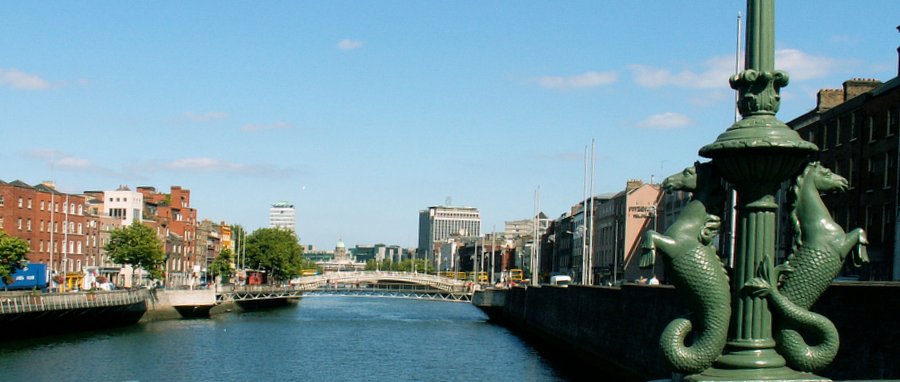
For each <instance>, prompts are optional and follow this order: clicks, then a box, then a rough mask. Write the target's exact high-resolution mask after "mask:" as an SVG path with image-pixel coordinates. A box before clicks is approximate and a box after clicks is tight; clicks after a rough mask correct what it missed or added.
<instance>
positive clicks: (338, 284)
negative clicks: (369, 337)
mask: <svg viewBox="0 0 900 382" xmlns="http://www.w3.org/2000/svg"><path fill="white" fill-rule="evenodd" d="M301 296H303V297H317V296H352V297H380V298H406V299H419V300H438V301H454V302H470V301H471V300H472V290H471V288H469V287H467V286H466V283H464V282H462V281H460V280H454V279H451V278H447V277H441V276H435V275H428V274H424V273H415V272H383V271H361V272H335V273H329V274H326V275H318V276H306V277H300V278H296V279H293V280H291V282H290V284H288V285H282V286H274V285H239V286H234V287H231V288H223V289H221V290H220V291H219V293H217V300H218V301H220V302H224V301H234V302H241V301H250V300H265V299H286V298H299V297H301Z"/></svg>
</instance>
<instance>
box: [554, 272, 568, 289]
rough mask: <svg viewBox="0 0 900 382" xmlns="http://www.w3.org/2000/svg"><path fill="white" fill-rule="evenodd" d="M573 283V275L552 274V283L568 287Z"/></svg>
mask: <svg viewBox="0 0 900 382" xmlns="http://www.w3.org/2000/svg"><path fill="white" fill-rule="evenodd" d="M571 283H572V277H570V276H567V275H556V276H550V285H555V286H560V287H567V286H569V284H571Z"/></svg>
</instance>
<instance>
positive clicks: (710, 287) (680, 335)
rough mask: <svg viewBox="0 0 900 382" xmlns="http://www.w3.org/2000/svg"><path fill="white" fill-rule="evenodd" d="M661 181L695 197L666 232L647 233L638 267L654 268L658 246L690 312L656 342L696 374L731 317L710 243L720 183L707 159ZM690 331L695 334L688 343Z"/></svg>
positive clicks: (710, 358) (717, 347) (676, 364)
mask: <svg viewBox="0 0 900 382" xmlns="http://www.w3.org/2000/svg"><path fill="white" fill-rule="evenodd" d="M663 186H664V187H665V188H666V190H686V191H692V192H693V196H692V198H691V201H690V202H689V203H688V204H687V205H686V206H685V207H684V209H683V210H682V212H681V215H679V216H678V220H676V221H675V223H673V224H672V226H671V227H669V229H667V230H666V232H665V234H660V233H658V232H655V231H652V230H650V231H647V232H646V234H645V236H644V240H643V243H642V248H643V249H644V250H645V252H644V253H643V254H642V255H641V262H640V267H641V268H649V267H652V266H653V265H654V264H655V259H656V251H657V249H659V250H661V252H662V254H663V255H664V257H665V259H666V261H667V263H666V265H667V270H668V271H669V272H668V274H669V275H670V280H671V281H672V284H673V285H675V288H676V290H677V291H678V293H679V295H680V296H682V298H684V299H685V300H687V305H688V307H689V308H690V310H691V312H692V317H691V318H690V319H686V318H678V319H675V320H673V321H672V322H670V323H669V324H668V325H667V326H666V328H665V330H663V333H662V335H661V336H660V347H661V348H662V351H663V355H664V356H665V357H666V360H667V361H668V362H669V364H670V365H671V366H672V368H673V369H675V370H677V371H680V372H685V373H695V372H700V371H702V370H705V369H706V368H708V367H709V366H711V365H712V363H713V362H714V361H715V360H716V359H717V358H718V357H719V355H721V354H722V349H724V347H725V342H726V338H727V335H728V321H729V318H730V317H731V293H730V290H729V283H728V276H727V274H726V272H725V269H724V267H723V264H722V261H721V260H720V259H719V257H718V256H717V255H716V250H715V247H714V246H712V245H711V243H712V241H713V239H714V238H715V236H716V235H717V234H718V232H719V227H720V225H721V219H720V218H719V216H718V215H720V214H721V212H720V211H719V208H720V207H721V204H722V202H723V200H724V199H723V195H724V193H723V192H722V191H723V190H724V188H723V187H722V186H721V182H720V178H719V177H718V175H717V174H715V170H714V169H713V168H712V166H711V165H710V164H709V163H704V164H700V163H696V164H695V165H694V166H693V167H688V168H686V169H685V170H684V171H683V172H682V173H681V174H678V175H673V176H670V177H668V178H666V180H665V181H664V182H663ZM689 335H694V336H695V337H694V341H693V343H692V344H691V345H690V346H687V345H685V340H686V339H687V337H688V336H689Z"/></svg>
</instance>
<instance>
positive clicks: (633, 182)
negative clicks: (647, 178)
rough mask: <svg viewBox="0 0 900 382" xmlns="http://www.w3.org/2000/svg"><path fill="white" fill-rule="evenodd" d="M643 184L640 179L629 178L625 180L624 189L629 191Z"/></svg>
mask: <svg viewBox="0 0 900 382" xmlns="http://www.w3.org/2000/svg"><path fill="white" fill-rule="evenodd" d="M643 185H644V182H643V181H641V180H640V179H629V180H628V181H627V182H625V191H626V192H629V191H631V190H634V189H636V188H640V187H641V186H643Z"/></svg>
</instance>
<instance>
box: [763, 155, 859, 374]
mask: <svg viewBox="0 0 900 382" xmlns="http://www.w3.org/2000/svg"><path fill="white" fill-rule="evenodd" d="M847 187H848V182H847V180H846V179H844V178H843V177H841V176H839V175H836V174H834V173H833V172H831V171H830V170H829V169H828V168H826V167H825V166H822V165H821V164H820V163H819V162H812V163H810V164H809V165H807V167H806V168H805V169H804V170H803V172H802V173H801V175H799V176H798V177H797V179H796V182H795V185H794V187H793V191H794V196H795V201H794V209H793V211H792V212H791V221H792V223H793V225H794V230H795V236H794V251H793V253H792V254H791V255H790V256H788V259H787V261H786V264H784V265H783V266H782V267H781V272H777V271H778V270H776V272H777V273H778V274H777V275H775V277H774V278H771V279H768V280H763V281H766V282H767V283H769V287H768V291H769V293H767V296H768V298H769V300H770V302H771V305H773V307H774V309H773V311H774V313H776V314H777V316H776V320H775V332H774V337H775V340H776V344H777V349H778V352H779V353H780V354H781V355H782V356H784V357H785V360H786V361H787V363H788V365H789V366H791V367H792V368H794V369H796V370H800V371H814V370H816V369H819V368H822V367H824V366H826V365H828V364H829V363H831V361H832V360H833V359H834V356H835V355H836V354H837V348H838V337H837V336H838V334H837V330H836V329H835V328H834V325H833V324H832V323H831V322H830V321H828V319H826V318H825V317H823V316H821V315H818V314H815V313H812V312H809V308H810V307H811V306H812V305H813V303H815V302H816V300H818V299H819V296H821V295H822V293H823V292H824V291H825V289H826V288H828V285H830V284H831V280H833V279H834V278H835V277H836V276H837V275H838V273H840V270H841V268H842V267H843V264H844V260H845V259H846V257H847V255H848V254H849V253H850V252H851V251H852V250H853V249H856V251H853V252H855V254H854V255H853V264H854V265H856V266H859V265H862V263H865V262H868V261H869V258H868V255H867V254H866V250H865V245H866V244H868V241H867V240H866V235H865V232H864V231H863V230H862V229H859V228H857V229H854V230H852V231H851V232H849V233H844V230H843V229H842V228H841V227H840V226H839V225H838V224H837V223H835V221H834V220H833V219H832V217H831V213H830V212H829V211H828V209H827V208H826V207H825V203H823V202H822V198H821V193H822V192H827V191H833V190H838V191H844V190H846V189H847ZM760 279H763V278H762V277H761V278H760ZM779 279H780V280H779ZM759 281H760V280H754V283H757V284H759V285H757V287H759V286H761V285H762V284H761V283H760V282H759ZM778 281H780V287H778V286H776V283H777V282H778ZM776 288H777V292H776V293H772V292H773V291H775V290H776ZM823 320H824V321H823ZM800 333H810V334H811V336H812V337H814V338H812V340H813V341H812V342H813V343H814V345H809V344H808V343H807V342H806V340H805V339H804V338H803V336H801V335H800Z"/></svg>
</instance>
